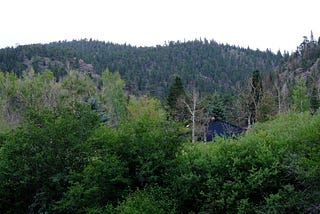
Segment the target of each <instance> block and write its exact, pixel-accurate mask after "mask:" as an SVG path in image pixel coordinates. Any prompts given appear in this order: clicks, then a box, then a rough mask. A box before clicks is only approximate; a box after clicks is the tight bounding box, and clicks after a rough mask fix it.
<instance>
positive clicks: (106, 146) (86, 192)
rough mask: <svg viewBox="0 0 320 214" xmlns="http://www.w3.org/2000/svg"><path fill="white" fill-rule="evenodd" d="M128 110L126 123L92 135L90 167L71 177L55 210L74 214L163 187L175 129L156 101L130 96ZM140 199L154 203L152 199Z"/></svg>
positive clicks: (176, 143) (173, 148) (176, 136)
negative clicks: (132, 192)
mask: <svg viewBox="0 0 320 214" xmlns="http://www.w3.org/2000/svg"><path fill="white" fill-rule="evenodd" d="M128 112H129V118H130V119H129V120H128V121H125V122H123V123H121V124H120V125H119V127H118V128H117V129H116V130H113V129H110V128H108V127H106V126H101V127H99V128H98V129H96V131H95V132H94V133H93V135H92V136H91V137H90V139H89V140H88V142H87V147H88V148H89V149H90V151H91V153H90V154H91V158H90V160H89V163H88V165H87V166H86V167H85V169H84V170H83V171H82V172H81V173H76V174H75V175H74V176H73V179H72V185H71V187H70V188H69V189H68V191H67V192H66V193H65V194H64V197H63V198H62V200H60V201H59V202H58V203H57V204H56V205H55V209H56V210H57V211H60V212H63V213H65V212H69V213H76V212H84V211H85V210H92V209H95V208H97V207H104V206H109V205H116V203H117V202H118V200H120V199H121V198H122V197H123V196H126V195H127V194H128V193H129V192H130V190H132V189H136V188H144V187H145V186H147V185H155V184H159V185H161V184H163V183H164V182H165V181H167V180H168V179H169V178H167V177H166V175H167V171H168V169H169V168H171V167H172V165H173V164H174V159H175V157H176V153H177V152H178V150H179V148H180V146H181V140H180V139H179V137H180V136H179V130H178V129H177V127H176V126H175V124H173V123H171V122H168V121H166V114H165V112H164V111H163V110H162V109H161V107H160V102H159V101H157V100H154V99H148V98H146V97H142V98H139V99H138V98H135V97H132V98H130V102H129V105H128ZM79 195H80V196H81V197H79ZM143 196H145V195H144V194H142V195H141V196H139V195H137V196H133V197H131V196H128V201H127V202H125V203H124V204H123V205H121V207H122V208H119V209H124V210H126V209H127V208H125V207H127V206H129V207H130V206H132V205H130V203H133V202H131V200H138V198H141V197H143ZM135 197H138V198H137V199H135ZM146 197H147V196H146ZM92 200H94V202H93V201H92ZM139 200H140V199H139ZM141 200H142V201H144V200H145V203H146V204H148V203H149V202H150V203H152V204H153V203H155V202H153V201H152V200H154V199H152V200H151V199H148V198H145V199H143V198H141ZM149 200H151V201H149ZM127 203H128V204H127ZM150 205H151V204H150ZM157 206H158V205H157ZM157 206H156V207H157ZM161 206H162V205H161ZM150 209H154V208H150ZM123 212H125V211H123Z"/></svg>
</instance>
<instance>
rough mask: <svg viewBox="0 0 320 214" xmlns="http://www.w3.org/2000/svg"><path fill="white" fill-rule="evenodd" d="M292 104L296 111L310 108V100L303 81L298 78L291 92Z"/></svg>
mask: <svg viewBox="0 0 320 214" xmlns="http://www.w3.org/2000/svg"><path fill="white" fill-rule="evenodd" d="M292 99H293V106H294V109H295V110H296V111H298V112H304V111H307V110H309V108H310V100H309V98H308V94H307V87H306V84H305V82H304V81H303V80H302V79H301V77H300V78H299V79H298V82H297V85H296V86H295V87H294V89H293V92H292Z"/></svg>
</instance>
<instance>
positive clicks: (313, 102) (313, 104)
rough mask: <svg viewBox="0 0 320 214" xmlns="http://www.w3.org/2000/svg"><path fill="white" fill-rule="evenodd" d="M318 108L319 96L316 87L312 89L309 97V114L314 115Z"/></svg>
mask: <svg viewBox="0 0 320 214" xmlns="http://www.w3.org/2000/svg"><path fill="white" fill-rule="evenodd" d="M319 108H320V100H319V94H318V90H317V88H316V87H312V91H311V96H310V112H311V113H312V114H314V113H316V112H317V111H318V109H319Z"/></svg>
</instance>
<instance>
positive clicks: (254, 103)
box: [249, 70, 263, 125]
mask: <svg viewBox="0 0 320 214" xmlns="http://www.w3.org/2000/svg"><path fill="white" fill-rule="evenodd" d="M262 93H263V91H262V78H261V72H260V71H259V70H255V71H253V73H252V80H251V103H250V104H249V110H250V121H249V122H250V124H254V123H255V122H256V119H257V111H258V106H259V102H260V100H261V97H262V95H263V94H262ZM250 124H249V125H250Z"/></svg>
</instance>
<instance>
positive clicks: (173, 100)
mask: <svg viewBox="0 0 320 214" xmlns="http://www.w3.org/2000/svg"><path fill="white" fill-rule="evenodd" d="M185 97H186V93H185V90H184V87H183V84H182V81H181V78H180V77H179V76H176V77H175V79H174V81H173V83H172V85H171V87H170V88H169V93H168V97H167V105H168V107H169V113H170V115H171V116H172V117H173V119H175V120H177V121H183V120H184V119H186V109H185V106H184V105H183V104H181V102H180V101H181V100H183V99H185Z"/></svg>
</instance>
